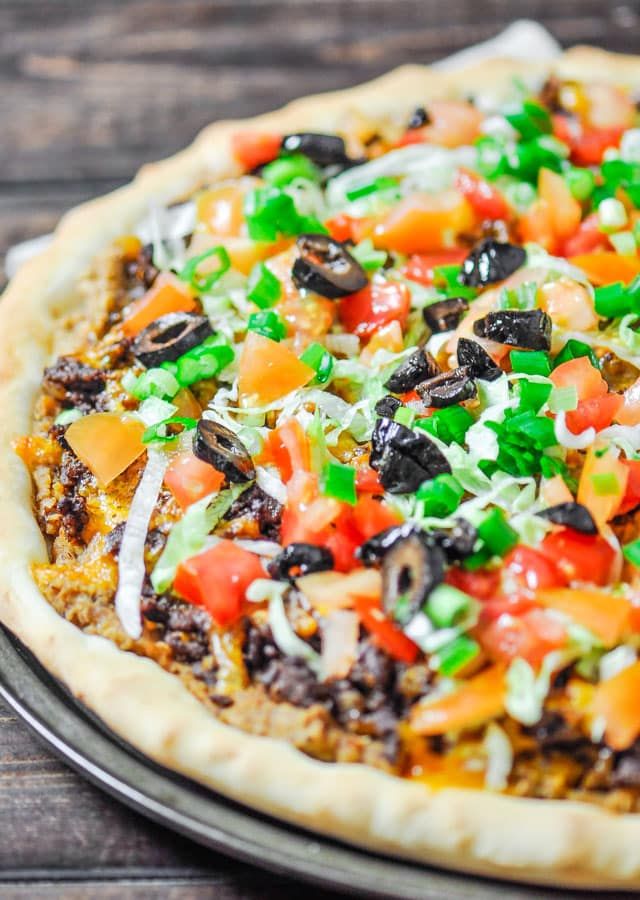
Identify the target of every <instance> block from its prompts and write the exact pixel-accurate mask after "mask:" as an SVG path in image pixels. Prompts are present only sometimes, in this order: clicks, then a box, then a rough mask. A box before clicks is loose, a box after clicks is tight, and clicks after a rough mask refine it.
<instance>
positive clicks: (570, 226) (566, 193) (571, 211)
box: [538, 169, 582, 241]
mask: <svg viewBox="0 0 640 900" xmlns="http://www.w3.org/2000/svg"><path fill="white" fill-rule="evenodd" d="M538 191H539V194H540V198H541V199H542V200H543V201H546V202H547V203H548V205H549V214H550V216H551V227H552V229H553V233H554V235H555V237H556V239H557V240H558V241H562V240H565V239H566V238H568V237H569V235H571V234H573V233H574V231H575V230H576V228H577V227H578V225H579V224H580V219H581V218H582V207H581V206H580V204H579V203H578V201H577V200H576V199H575V198H574V196H573V194H572V193H571V191H570V190H569V186H568V185H567V183H566V181H565V180H564V178H563V177H562V175H558V173H557V172H552V171H551V169H540V174H539V176H538Z"/></svg>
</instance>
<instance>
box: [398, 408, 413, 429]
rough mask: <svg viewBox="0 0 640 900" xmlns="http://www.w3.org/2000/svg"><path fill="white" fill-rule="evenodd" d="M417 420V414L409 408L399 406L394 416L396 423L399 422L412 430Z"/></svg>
mask: <svg viewBox="0 0 640 900" xmlns="http://www.w3.org/2000/svg"><path fill="white" fill-rule="evenodd" d="M415 420H416V414H415V412H414V410H412V409H411V408H410V407H409V406H399V407H398V409H397V410H396V411H395V414H394V416H393V421H394V422H399V423H400V425H404V426H405V428H412V427H413V423H414V422H415Z"/></svg>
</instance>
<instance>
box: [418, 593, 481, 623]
mask: <svg viewBox="0 0 640 900" xmlns="http://www.w3.org/2000/svg"><path fill="white" fill-rule="evenodd" d="M474 605H475V601H474V599H473V597H471V596H469V594H465V593H464V591H459V590H458V588H455V587H453V585H450V584H439V585H438V586H437V587H435V588H434V589H433V590H432V591H431V593H430V594H429V599H428V600H427V602H426V604H425V606H424V611H425V612H426V614H427V615H428V616H429V618H430V619H431V621H432V622H433V624H434V625H435V626H436V628H451V627H452V626H453V625H456V624H457V623H458V622H459V621H460V620H461V619H464V618H465V616H466V615H467V614H468V613H469V610H470V609H471V608H472V607H473V606H474Z"/></svg>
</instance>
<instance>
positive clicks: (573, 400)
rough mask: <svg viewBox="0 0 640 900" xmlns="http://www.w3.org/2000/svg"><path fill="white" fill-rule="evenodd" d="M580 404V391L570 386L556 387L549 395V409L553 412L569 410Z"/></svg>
mask: <svg viewBox="0 0 640 900" xmlns="http://www.w3.org/2000/svg"><path fill="white" fill-rule="evenodd" d="M577 405H578V391H577V390H576V388H575V387H573V386H572V385H571V386H569V387H554V388H553V390H552V391H551V395H550V396H549V409H550V410H551V412H553V413H557V412H568V411H569V410H571V409H575V408H576V407H577Z"/></svg>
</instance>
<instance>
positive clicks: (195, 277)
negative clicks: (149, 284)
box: [178, 245, 231, 293]
mask: <svg viewBox="0 0 640 900" xmlns="http://www.w3.org/2000/svg"><path fill="white" fill-rule="evenodd" d="M213 256H215V257H216V258H217V260H218V267H217V268H216V269H214V271H213V272H208V273H206V274H202V275H200V274H198V269H199V268H200V266H201V264H202V263H203V262H204V261H205V260H206V259H210V258H211V257H213ZM230 268H231V259H230V258H229V254H228V253H227V251H226V249H225V248H224V247H223V246H221V245H220V246H218V247H212V248H211V250H205V252H204V253H201V254H200V255H199V256H194V257H193V258H192V259H190V260H188V261H187V262H186V263H185V265H184V266H183V267H182V269H181V270H180V271H179V272H178V278H180V279H181V280H182V281H188V282H189V284H190V285H191V287H192V288H193V290H194V291H199V292H201V293H206V292H207V291H210V290H211V288H212V287H213V286H214V284H215V283H216V282H217V281H219V280H220V279H221V278H222V276H223V275H224V273H225V272H227V271H228V270H229V269H230Z"/></svg>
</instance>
